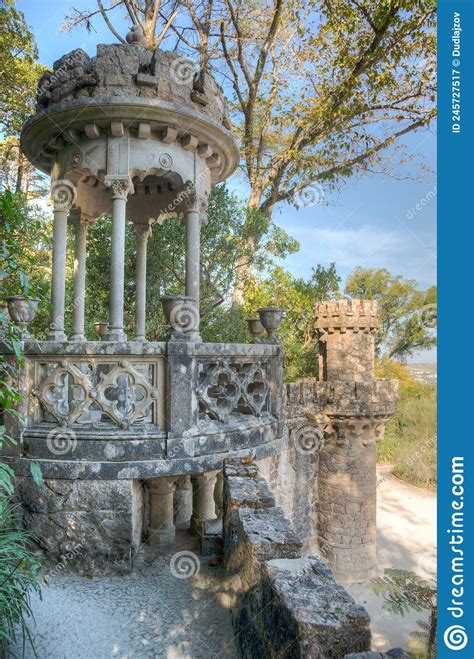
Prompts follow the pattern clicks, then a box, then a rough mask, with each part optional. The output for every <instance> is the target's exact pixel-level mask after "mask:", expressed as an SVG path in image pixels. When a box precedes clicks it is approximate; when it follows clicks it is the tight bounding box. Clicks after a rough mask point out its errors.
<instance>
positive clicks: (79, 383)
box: [38, 361, 92, 425]
mask: <svg viewBox="0 0 474 659" xmlns="http://www.w3.org/2000/svg"><path fill="white" fill-rule="evenodd" d="M90 387H91V383H90V380H89V378H88V377H87V375H86V374H84V373H82V372H81V371H80V370H79V369H78V368H77V367H76V366H74V364H71V363H69V362H67V361H63V362H61V363H60V364H59V365H58V366H56V368H55V369H54V370H52V371H51V372H50V373H49V374H48V375H47V377H46V378H45V379H44V380H43V382H42V383H41V385H40V386H39V388H38V398H39V400H40V401H41V402H42V404H43V405H44V407H45V408H46V409H47V410H48V412H49V413H50V414H52V416H54V418H55V419H57V421H59V423H60V424H61V425H66V424H71V423H74V421H76V419H78V418H79V417H80V416H81V414H83V413H84V412H86V411H87V410H88V409H89V405H90V404H91V403H92V400H89V397H88V394H89V390H90Z"/></svg>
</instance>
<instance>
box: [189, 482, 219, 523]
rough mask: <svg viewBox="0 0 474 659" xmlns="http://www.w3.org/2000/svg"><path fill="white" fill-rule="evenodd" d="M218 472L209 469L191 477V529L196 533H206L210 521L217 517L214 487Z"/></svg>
mask: <svg viewBox="0 0 474 659" xmlns="http://www.w3.org/2000/svg"><path fill="white" fill-rule="evenodd" d="M217 474H218V472H217V471H208V472H206V473H204V474H196V475H194V476H192V478H191V481H192V484H193V516H192V517H191V531H192V532H193V533H194V534H195V535H204V533H206V530H207V526H208V524H209V522H212V521H213V520H215V519H216V506H215V503H214V488H215V486H216V479H217Z"/></svg>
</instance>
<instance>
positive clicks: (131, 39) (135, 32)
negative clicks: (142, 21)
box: [125, 25, 147, 47]
mask: <svg viewBox="0 0 474 659" xmlns="http://www.w3.org/2000/svg"><path fill="white" fill-rule="evenodd" d="M125 39H126V41H127V43H128V44H130V45H132V44H137V45H138V46H143V47H145V46H146V43H147V41H146V37H145V35H144V34H143V30H142V28H141V27H140V26H139V25H134V26H133V27H132V29H131V30H130V32H128V34H127V36H126V37H125Z"/></svg>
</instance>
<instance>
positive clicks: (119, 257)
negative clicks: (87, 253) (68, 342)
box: [104, 174, 133, 341]
mask: <svg viewBox="0 0 474 659" xmlns="http://www.w3.org/2000/svg"><path fill="white" fill-rule="evenodd" d="M104 185H105V186H106V187H107V188H110V192H111V196H112V253H111V259H110V298H109V331H108V334H107V336H106V338H107V340H108V341H126V340H127V336H126V334H125V332H124V331H123V306H124V290H125V270H124V269H125V223H126V206H127V197H128V195H129V193H131V192H133V185H132V180H131V179H130V177H129V176H119V175H115V174H114V175H107V176H106V177H105V180H104Z"/></svg>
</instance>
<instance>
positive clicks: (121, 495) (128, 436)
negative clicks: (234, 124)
mask: <svg viewBox="0 0 474 659" xmlns="http://www.w3.org/2000/svg"><path fill="white" fill-rule="evenodd" d="M193 79H194V78H193V71H192V69H191V68H190V64H189V62H188V61H186V60H183V59H182V58H179V57H178V56H176V55H175V54H173V53H168V52H163V51H161V50H158V49H157V50H156V51H155V52H154V53H152V52H149V51H147V50H145V49H144V48H142V47H141V46H140V45H139V44H136V43H132V44H130V45H129V46H123V45H101V46H98V48H97V55H96V57H92V58H89V57H88V55H87V54H86V53H85V52H84V51H82V50H76V51H73V52H71V53H69V54H68V55H65V56H64V57H62V58H61V59H60V60H59V61H58V62H56V63H55V64H54V70H53V71H52V72H47V73H46V74H45V75H44V76H43V78H42V80H41V81H40V85H39V93H38V99H37V103H38V106H37V112H36V114H35V115H34V116H33V117H32V118H31V119H30V120H29V121H28V123H27V124H26V125H25V127H24V130H23V133H22V148H23V151H24V153H25V154H26V155H27V157H28V158H29V160H30V161H31V162H32V163H33V164H34V165H35V166H36V167H38V168H39V169H40V170H42V171H43V172H45V173H47V174H48V175H50V176H51V200H52V204H53V211H54V236H53V272H52V318H51V325H50V328H49V334H48V337H47V340H46V341H36V340H34V339H32V338H31V337H30V338H25V355H26V361H25V366H24V368H23V369H22V372H21V385H22V388H23V391H24V394H25V400H24V403H22V405H21V407H20V410H19V411H20V413H21V414H22V415H23V416H24V418H26V420H27V423H26V427H25V428H24V429H21V430H20V428H18V427H16V426H15V423H14V420H13V419H7V425H8V429H9V430H10V432H11V434H13V435H14V436H16V438H17V440H18V443H17V445H16V446H15V447H14V448H13V449H9V456H7V458H6V459H7V460H9V461H10V463H11V464H12V465H13V466H14V468H15V470H16V473H17V475H19V476H20V479H19V483H18V488H17V491H18V492H19V495H20V497H21V500H22V502H23V504H24V507H25V510H26V516H27V523H28V526H29V527H30V528H31V529H32V530H33V531H36V532H37V533H38V535H39V536H40V543H41V544H42V546H43V548H44V549H45V550H46V552H47V554H48V555H49V556H50V558H51V559H52V560H54V561H58V560H61V559H62V557H63V556H64V555H66V554H67V552H69V551H70V550H71V549H72V548H74V547H76V546H80V547H81V551H82V552H83V558H84V562H85V563H86V564H88V565H92V566H94V567H96V568H99V567H107V568H110V569H126V568H127V567H129V566H130V561H131V558H132V557H133V555H134V553H135V552H136V550H137V548H138V546H139V544H140V542H141V539H142V537H144V536H147V537H148V538H149V539H150V541H151V542H156V543H158V544H165V543H169V542H172V540H173V538H174V532H175V524H176V523H178V524H182V525H184V526H186V525H189V524H190V525H191V527H192V529H193V531H194V532H195V533H199V534H202V533H205V532H206V530H207V529H208V526H209V524H210V523H211V522H212V520H213V519H215V517H216V509H217V511H218V510H219V508H220V501H219V496H220V490H221V478H220V473H221V469H222V464H223V460H224V459H225V458H227V457H232V456H233V457H236V456H242V457H245V456H247V455H254V454H255V455H256V457H257V458H258V459H260V458H265V457H267V456H269V455H271V454H273V453H274V452H275V451H276V450H278V446H279V442H280V439H281V437H282V435H283V420H282V393H283V384H282V350H281V347H280V345H279V344H278V343H277V342H276V341H275V340H274V339H273V338H272V337H273V332H272V328H271V327H270V328H269V329H270V332H269V336H270V338H269V339H268V340H267V341H266V342H265V341H259V342H256V343H253V344H245V345H240V344H239V345H233V344H208V343H203V342H202V341H201V339H200V336H199V270H200V267H199V262H200V226H201V223H202V222H205V220H206V208H207V204H208V199H209V193H210V189H211V185H212V184H214V183H217V182H219V181H223V180H224V179H226V178H227V177H228V176H229V175H230V174H231V173H232V172H233V171H234V170H235V168H236V167H237V163H238V157H239V152H238V149H237V147H236V145H235V142H234V140H233V138H232V136H231V134H230V132H229V123H228V118H227V110H226V105H225V101H224V99H223V97H222V94H221V92H220V90H219V88H218V86H217V85H216V83H215V81H214V80H213V79H212V78H211V77H210V76H208V75H206V77H205V82H204V89H202V87H201V86H200V88H199V89H194V88H193ZM104 214H105V215H109V216H110V217H111V222H112V240H111V251H110V266H111V267H110V304H109V319H108V325H107V326H106V327H102V328H99V329H100V330H101V331H102V336H101V340H98V341H97V340H92V337H86V336H85V332H84V308H85V305H84V300H85V296H86V295H93V294H94V292H93V291H88V290H87V283H86V282H87V277H86V274H87V273H86V253H87V228H88V226H89V224H90V223H91V222H93V221H94V220H95V219H96V218H97V217H99V216H101V215H104ZM172 216H178V217H180V218H181V219H182V221H183V230H184V231H185V232H186V290H185V296H182V297H173V298H171V297H169V298H165V299H163V305H164V311H165V315H166V316H167V320H168V321H169V324H170V334H169V337H168V339H167V340H166V341H163V342H149V341H147V340H146V326H145V311H146V308H145V306H146V305H145V301H146V268H147V238H148V235H149V232H150V225H151V224H152V223H153V222H158V223H161V222H163V221H165V220H166V218H168V217H172ZM68 221H69V223H70V224H71V225H72V227H73V230H74V237H75V264H74V292H73V299H72V300H66V296H65V266H66V237H67V231H68ZM127 222H132V223H133V226H134V229H135V235H136V259H137V262H136V309H135V310H136V316H135V317H136V322H135V332H134V336H129V337H127V335H126V334H125V331H124V323H123V311H124V246H125V227H126V223H127ZM158 230H159V228H158ZM148 267H149V268H153V263H152V262H149V263H148ZM69 305H71V306H72V333H71V336H69V337H68V336H66V333H65V326H64V314H65V309H66V306H69ZM94 320H99V319H94ZM32 462H36V463H38V464H39V465H40V467H41V471H42V474H43V478H44V482H43V485H42V486H40V487H39V488H38V487H37V486H36V485H35V484H34V483H33V480H32V478H31V476H30V465H31V463H32ZM191 497H192V499H193V500H191ZM215 502H216V503H217V505H215ZM173 508H174V514H173ZM191 517H192V518H191ZM190 518H191V519H190Z"/></svg>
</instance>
